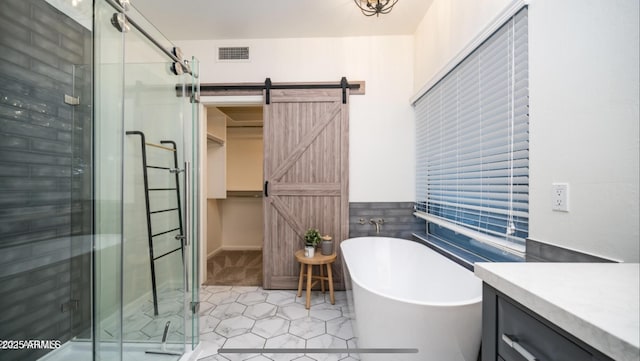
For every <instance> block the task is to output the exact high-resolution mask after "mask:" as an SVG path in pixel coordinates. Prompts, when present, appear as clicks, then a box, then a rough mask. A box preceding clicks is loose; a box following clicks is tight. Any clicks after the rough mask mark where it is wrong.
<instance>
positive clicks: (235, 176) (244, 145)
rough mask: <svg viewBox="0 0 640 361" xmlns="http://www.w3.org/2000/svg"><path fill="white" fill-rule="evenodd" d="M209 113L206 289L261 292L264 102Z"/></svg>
mask: <svg viewBox="0 0 640 361" xmlns="http://www.w3.org/2000/svg"><path fill="white" fill-rule="evenodd" d="M247 100H248V101H249V103H248V104H247V103H246V101H247ZM205 109H206V137H207V141H206V147H207V149H206V153H203V154H206V159H204V163H205V166H206V171H204V172H203V173H204V176H205V177H206V183H207V187H206V188H207V195H206V215H207V222H206V223H207V228H206V231H205V233H203V234H206V242H203V243H205V244H206V253H204V254H205V255H206V257H203V258H205V259H206V274H205V277H203V280H205V282H204V283H205V284H208V285H234V286H238V285H243V286H261V285H262V282H263V280H262V272H263V270H262V268H263V264H262V246H263V238H264V236H263V234H264V231H263V224H264V217H263V206H262V179H263V107H262V102H258V103H251V101H250V100H249V99H246V100H245V102H240V103H239V104H238V103H226V104H225V103H221V104H209V105H207V106H206V108H205ZM203 123H204V122H203Z"/></svg>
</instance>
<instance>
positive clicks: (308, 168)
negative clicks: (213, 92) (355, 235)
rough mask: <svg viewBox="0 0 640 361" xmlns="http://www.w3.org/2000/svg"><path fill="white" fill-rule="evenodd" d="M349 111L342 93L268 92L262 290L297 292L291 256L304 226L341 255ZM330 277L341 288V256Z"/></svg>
mask: <svg viewBox="0 0 640 361" xmlns="http://www.w3.org/2000/svg"><path fill="white" fill-rule="evenodd" d="M347 92H348V91H347ZM265 99H266V97H265ZM345 101H346V102H347V101H348V93H347V95H346V96H345ZM347 103H348V102H347ZM348 113H349V109H348V104H343V94H342V90H341V89H287V90H271V94H270V104H265V106H264V150H265V152H264V181H265V193H266V194H265V197H264V220H265V224H264V230H265V232H264V237H265V239H264V250H263V255H264V259H263V261H264V287H265V288H267V289H295V288H297V286H298V272H299V270H300V268H299V265H298V264H297V262H296V261H295V257H294V253H295V251H296V250H298V249H301V248H302V247H304V241H303V238H302V237H303V235H304V233H305V231H306V230H307V229H308V228H318V229H319V230H320V232H321V233H322V234H323V235H324V234H329V235H330V236H332V237H333V239H334V246H335V248H336V250H337V252H338V253H339V248H338V245H339V243H340V242H341V241H343V240H344V239H346V238H347V237H348V233H349V229H348V224H349V223H348V222H349V203H348V201H349V200H348V187H349V184H348V175H349V165H348V159H349V147H348V137H349V134H348V128H349V116H348ZM333 271H334V272H333V274H334V277H335V281H334V283H335V285H336V288H339V289H341V288H343V285H342V267H341V265H340V256H339V255H338V260H337V261H336V263H335V264H334V265H333Z"/></svg>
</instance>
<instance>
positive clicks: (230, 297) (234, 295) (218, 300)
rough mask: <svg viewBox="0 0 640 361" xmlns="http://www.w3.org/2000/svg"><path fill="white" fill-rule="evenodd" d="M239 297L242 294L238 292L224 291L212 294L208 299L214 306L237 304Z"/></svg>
mask: <svg viewBox="0 0 640 361" xmlns="http://www.w3.org/2000/svg"><path fill="white" fill-rule="evenodd" d="M239 296H240V293H238V292H236V291H222V292H216V293H214V294H212V295H211V296H209V298H207V301H209V302H210V303H212V304H214V305H222V304H225V303H231V302H235V301H236V300H237V299H238V297H239Z"/></svg>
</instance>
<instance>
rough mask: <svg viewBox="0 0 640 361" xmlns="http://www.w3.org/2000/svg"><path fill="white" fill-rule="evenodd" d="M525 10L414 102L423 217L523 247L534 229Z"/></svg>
mask: <svg viewBox="0 0 640 361" xmlns="http://www.w3.org/2000/svg"><path fill="white" fill-rule="evenodd" d="M527 34H528V31H527V8H526V7H525V8H523V9H522V10H520V11H519V12H518V13H516V14H515V15H514V16H513V17H511V18H510V19H509V20H508V21H507V22H506V23H505V24H504V25H502V26H501V27H500V28H499V29H498V30H497V31H496V32H495V33H493V34H492V35H491V36H489V38H488V39H487V40H485V41H484V42H483V43H482V44H481V45H480V46H479V47H478V48H476V49H475V50H474V51H473V52H471V54H469V55H468V56H467V57H466V58H465V59H464V60H462V62H460V63H459V64H458V65H457V66H455V67H454V68H453V69H452V70H451V71H450V72H449V73H448V74H447V75H445V76H444V77H443V78H442V79H441V80H440V81H439V82H437V83H436V84H435V85H434V86H433V87H431V89H429V90H428V91H427V92H426V93H425V94H424V95H423V96H422V97H420V98H419V99H418V100H417V101H416V102H415V104H414V107H415V115H416V153H417V154H416V162H417V164H416V187H417V189H416V198H417V199H416V202H415V209H416V212H417V215H419V216H423V217H424V218H426V219H427V221H431V222H434V223H437V224H438V225H440V226H443V227H447V228H449V229H451V230H454V231H456V232H460V233H462V234H464V235H466V236H469V237H470V238H472V239H477V240H480V241H485V242H489V243H495V244H496V245H498V246H500V247H501V248H502V247H504V246H505V245H506V246H507V248H509V249H512V250H515V251H519V252H524V241H525V239H526V237H527V236H528V229H529V211H528V210H529V207H528V201H529V99H528V97H529V92H528V45H527V43H528V41H527Z"/></svg>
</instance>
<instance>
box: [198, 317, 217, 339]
mask: <svg viewBox="0 0 640 361" xmlns="http://www.w3.org/2000/svg"><path fill="white" fill-rule="evenodd" d="M219 323H220V319H219V318H217V317H213V316H211V315H207V316H200V333H201V334H203V333H207V332H212V331H213V330H214V329H215V328H216V327H217V326H218V324H219Z"/></svg>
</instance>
